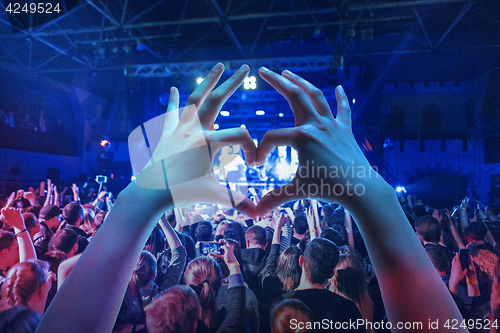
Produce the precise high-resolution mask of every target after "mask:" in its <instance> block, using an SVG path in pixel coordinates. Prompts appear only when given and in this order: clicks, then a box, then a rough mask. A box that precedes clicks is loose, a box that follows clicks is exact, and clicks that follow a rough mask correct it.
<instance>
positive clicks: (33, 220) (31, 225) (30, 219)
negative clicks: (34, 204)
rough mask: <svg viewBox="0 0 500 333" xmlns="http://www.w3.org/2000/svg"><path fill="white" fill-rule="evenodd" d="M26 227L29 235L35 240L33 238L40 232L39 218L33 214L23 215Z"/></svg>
mask: <svg viewBox="0 0 500 333" xmlns="http://www.w3.org/2000/svg"><path fill="white" fill-rule="evenodd" d="M22 215H23V219H24V225H25V226H26V229H28V233H29V235H30V237H31V240H33V237H35V235H36V234H37V233H38V232H39V231H40V223H38V218H37V217H36V215H35V214H33V213H29V212H26V213H23V214H22Z"/></svg>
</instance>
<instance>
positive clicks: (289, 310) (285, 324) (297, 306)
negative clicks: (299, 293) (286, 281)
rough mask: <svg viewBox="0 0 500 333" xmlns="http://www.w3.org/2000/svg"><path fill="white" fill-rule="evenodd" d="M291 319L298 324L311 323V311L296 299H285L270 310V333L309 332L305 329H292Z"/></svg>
mask: <svg viewBox="0 0 500 333" xmlns="http://www.w3.org/2000/svg"><path fill="white" fill-rule="evenodd" d="M292 319H295V320H297V321H298V322H303V323H306V322H309V323H310V322H312V320H313V314H312V312H311V310H310V309H309V308H308V307H307V305H305V304H304V303H302V302H301V301H299V300H298V299H293V298H291V299H286V300H284V301H281V302H279V303H277V304H276V305H275V306H274V307H273V309H272V310H271V332H272V333H292V332H293V333H302V332H309V330H308V329H306V328H305V327H304V328H303V329H301V330H295V329H292V327H291V325H290V322H291V320H292Z"/></svg>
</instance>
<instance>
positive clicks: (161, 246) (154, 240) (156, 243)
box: [144, 225, 167, 257]
mask: <svg viewBox="0 0 500 333" xmlns="http://www.w3.org/2000/svg"><path fill="white" fill-rule="evenodd" d="M166 246H167V242H166V240H165V234H164V233H163V230H161V228H160V227H159V226H158V225H157V226H156V227H154V228H153V231H152V232H151V235H149V237H148V240H147V241H146V244H145V245H144V250H147V251H149V252H151V253H152V254H153V255H154V256H155V257H156V256H157V255H158V254H159V253H161V252H162V251H163V250H165V247H166Z"/></svg>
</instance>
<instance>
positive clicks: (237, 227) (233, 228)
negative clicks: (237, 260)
mask: <svg viewBox="0 0 500 333" xmlns="http://www.w3.org/2000/svg"><path fill="white" fill-rule="evenodd" d="M224 239H234V240H236V241H237V242H238V243H239V244H240V247H241V248H242V249H244V248H246V242H245V233H244V232H243V227H242V226H241V224H239V223H238V222H231V223H229V224H228V226H227V229H226V231H224Z"/></svg>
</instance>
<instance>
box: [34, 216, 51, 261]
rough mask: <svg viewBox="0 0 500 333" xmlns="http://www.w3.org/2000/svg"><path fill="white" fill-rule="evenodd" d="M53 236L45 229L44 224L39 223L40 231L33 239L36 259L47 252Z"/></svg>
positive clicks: (48, 229) (47, 228)
mask: <svg viewBox="0 0 500 333" xmlns="http://www.w3.org/2000/svg"><path fill="white" fill-rule="evenodd" d="M53 235H54V233H53V232H52V230H50V228H49V227H47V225H46V224H45V222H40V231H39V232H37V233H36V234H35V236H34V237H33V245H34V246H35V251H36V256H37V258H40V257H41V256H43V255H44V254H45V253H47V252H48V251H49V250H48V247H49V242H50V240H51V239H52V236H53Z"/></svg>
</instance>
